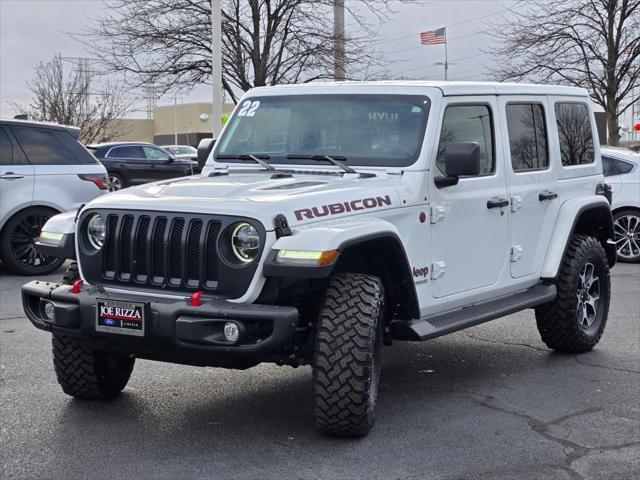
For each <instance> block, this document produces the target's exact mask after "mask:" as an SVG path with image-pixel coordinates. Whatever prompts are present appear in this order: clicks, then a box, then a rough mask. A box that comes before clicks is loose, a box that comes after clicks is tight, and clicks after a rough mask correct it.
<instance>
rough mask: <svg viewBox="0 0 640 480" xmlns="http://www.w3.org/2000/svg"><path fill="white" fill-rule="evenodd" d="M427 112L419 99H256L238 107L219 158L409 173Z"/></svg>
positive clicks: (220, 145)
mask: <svg viewBox="0 0 640 480" xmlns="http://www.w3.org/2000/svg"><path fill="white" fill-rule="evenodd" d="M428 111H429V99H428V98H427V97H425V96H417V95H345V94H342V95H286V96H264V97H252V98H250V99H247V100H245V101H243V102H242V103H241V104H240V105H238V107H237V109H236V111H235V113H234V115H233V117H232V118H231V120H230V121H229V125H228V126H227V128H226V130H225V133H224V135H223V136H222V138H221V139H220V142H219V143H218V148H217V149H216V157H218V156H225V155H243V154H253V155H268V156H269V160H267V161H268V162H269V163H281V164H312V163H315V162H314V161H312V160H304V159H292V158H287V156H295V155H330V156H335V157H344V158H346V159H347V163H348V164H349V165H366V166H385V167H386V166H393V167H405V166H408V165H411V164H412V163H413V162H415V160H416V159H417V158H418V155H419V153H420V148H421V145H422V139H423V137H424V131H425V127H426V123H427V115H428ZM216 161H223V162H237V160H230V159H226V158H225V159H224V160H222V159H217V158H216Z"/></svg>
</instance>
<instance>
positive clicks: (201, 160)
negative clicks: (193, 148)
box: [198, 138, 216, 170]
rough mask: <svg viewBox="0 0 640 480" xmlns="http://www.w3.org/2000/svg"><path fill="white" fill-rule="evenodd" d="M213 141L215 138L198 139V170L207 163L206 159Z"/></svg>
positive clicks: (213, 143)
mask: <svg viewBox="0 0 640 480" xmlns="http://www.w3.org/2000/svg"><path fill="white" fill-rule="evenodd" d="M215 143H216V140H215V138H203V139H202V140H200V143H198V168H199V169H200V170H202V168H203V167H204V165H205V164H206V163H207V159H208V158H209V154H210V153H211V150H212V149H213V146H214V145H215Z"/></svg>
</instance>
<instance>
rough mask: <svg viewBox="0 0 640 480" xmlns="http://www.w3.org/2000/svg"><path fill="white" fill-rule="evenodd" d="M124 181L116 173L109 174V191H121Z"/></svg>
mask: <svg viewBox="0 0 640 480" xmlns="http://www.w3.org/2000/svg"><path fill="white" fill-rule="evenodd" d="M125 186H126V185H125V184H124V180H123V179H122V177H121V176H120V175H118V174H117V173H110V174H109V191H110V192H115V191H117V190H121V189H123V188H125Z"/></svg>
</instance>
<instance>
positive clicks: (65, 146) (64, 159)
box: [11, 127, 95, 165]
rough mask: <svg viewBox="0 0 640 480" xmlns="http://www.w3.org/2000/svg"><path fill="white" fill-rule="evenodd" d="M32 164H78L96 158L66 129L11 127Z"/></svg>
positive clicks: (89, 161)
mask: <svg viewBox="0 0 640 480" xmlns="http://www.w3.org/2000/svg"><path fill="white" fill-rule="evenodd" d="M11 131H12V132H13V133H14V135H15V136H16V138H17V139H18V141H19V142H20V145H21V146H22V150H24V153H25V154H26V156H27V158H28V160H29V162H30V163H31V164H32V165H77V164H79V163H95V159H94V158H93V157H92V156H91V155H90V154H89V153H88V152H86V151H85V150H84V148H83V147H82V146H81V145H79V144H78V143H77V142H76V140H74V138H73V137H71V135H69V134H68V133H67V132H65V131H60V130H49V129H41V128H31V127H11Z"/></svg>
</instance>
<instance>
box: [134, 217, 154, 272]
mask: <svg viewBox="0 0 640 480" xmlns="http://www.w3.org/2000/svg"><path fill="white" fill-rule="evenodd" d="M150 223H151V219H150V218H149V217H140V220H139V221H138V230H137V231H136V236H135V240H136V244H135V245H136V246H135V249H136V252H135V259H136V280H138V281H139V282H144V281H145V280H146V279H147V275H148V274H149V262H148V253H147V252H148V246H149V244H148V241H149V239H148V238H147V237H148V236H149V224H150Z"/></svg>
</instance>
